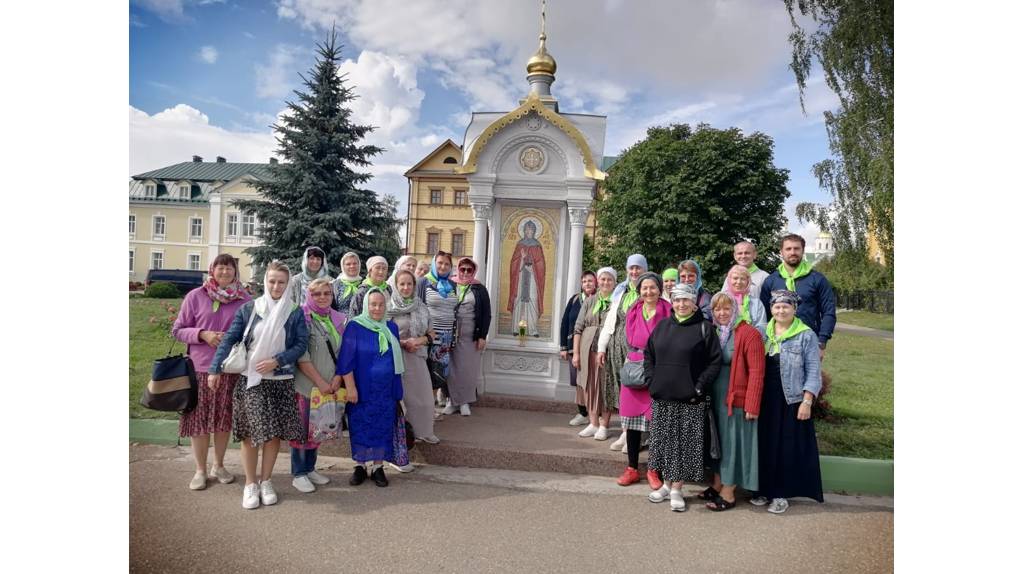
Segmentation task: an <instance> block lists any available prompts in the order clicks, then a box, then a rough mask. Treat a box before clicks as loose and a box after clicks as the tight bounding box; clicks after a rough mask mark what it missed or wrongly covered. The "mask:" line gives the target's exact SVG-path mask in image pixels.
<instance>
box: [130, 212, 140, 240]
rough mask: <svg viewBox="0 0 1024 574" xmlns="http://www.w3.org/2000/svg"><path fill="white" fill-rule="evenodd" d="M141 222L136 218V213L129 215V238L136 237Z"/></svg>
mask: <svg viewBox="0 0 1024 574" xmlns="http://www.w3.org/2000/svg"><path fill="white" fill-rule="evenodd" d="M138 224H139V222H138V218H137V217H135V214H134V213H129V214H128V237H131V238H134V237H135V230H136V229H137V226H138Z"/></svg>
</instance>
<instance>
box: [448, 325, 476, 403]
mask: <svg viewBox="0 0 1024 574" xmlns="http://www.w3.org/2000/svg"><path fill="white" fill-rule="evenodd" d="M458 334H459V336H458V340H456V341H455V348H454V349H452V355H451V375H450V376H449V377H448V396H449V397H451V399H452V404H456V405H464V404H467V403H475V402H476V386H477V383H478V382H479V381H480V373H481V370H480V363H481V359H482V357H483V353H481V352H480V351H478V350H477V349H476V341H474V340H473V318H472V317H461V318H459V329H458Z"/></svg>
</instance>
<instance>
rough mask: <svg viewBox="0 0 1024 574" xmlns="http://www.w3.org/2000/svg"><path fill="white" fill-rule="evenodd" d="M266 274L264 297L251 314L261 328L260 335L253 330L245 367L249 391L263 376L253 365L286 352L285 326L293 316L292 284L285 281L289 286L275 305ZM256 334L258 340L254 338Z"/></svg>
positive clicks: (257, 300)
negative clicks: (254, 316) (256, 318)
mask: <svg viewBox="0 0 1024 574" xmlns="http://www.w3.org/2000/svg"><path fill="white" fill-rule="evenodd" d="M268 275H270V272H269V271H268V272H267V273H266V274H264V275H263V296H262V297H260V298H259V299H256V301H255V302H254V303H253V313H256V314H258V315H259V316H260V319H262V321H261V322H262V326H261V328H260V330H259V331H256V329H255V328H254V329H253V341H252V344H251V345H249V353H248V359H249V364H248V365H246V367H245V376H246V378H247V379H248V382H247V383H246V388H247V389H251V388H253V387H255V386H256V385H258V384H260V381H262V380H263V375H261V374H259V373H258V372H256V363H259V362H260V361H262V360H264V359H272V358H274V357H275V356H277V355H278V354H279V353H281V352H282V351H284V349H285V331H284V324H285V322H287V321H288V317H289V316H291V314H292V307H294V306H295V302H294V301H292V290H291V286H292V281H294V280H295V279H294V278H293V277H289V278H288V285H286V286H285V288H284V293H283V294H282V295H281V298H280V299H278V300H277V301H274V300H273V299H271V298H270V285H269V284H268V283H267V276H268ZM257 333H258V336H257Z"/></svg>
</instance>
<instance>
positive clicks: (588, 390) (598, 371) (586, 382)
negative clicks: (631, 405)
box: [572, 267, 618, 440]
mask: <svg viewBox="0 0 1024 574" xmlns="http://www.w3.org/2000/svg"><path fill="white" fill-rule="evenodd" d="M617 278H618V275H617V274H616V273H615V269H613V268H611V267H602V268H601V269H598V270H597V292H596V293H594V294H592V295H590V296H589V297H587V298H586V299H584V300H583V304H582V305H581V306H580V312H579V315H577V316H576V323H575V325H574V327H573V336H572V348H573V352H572V364H573V366H575V367H576V368H577V369H578V370H579V373H578V374H577V376H576V384H577V385H578V386H579V387H581V388H582V389H583V406H584V408H585V409H586V411H587V418H588V419H589V422H590V424H588V425H587V427H586V428H584V429H583V430H582V431H580V432H579V436H581V437H583V438H586V437H591V436H592V437H594V439H595V440H605V439H607V438H608V427H610V426H611V422H612V412H613V409H612V408H609V407H607V406H606V405H605V402H604V397H605V396H606V395H607V394H609V393H610V391H609V387H611V386H612V381H611V379H610V378H609V372H608V369H606V368H601V367H600V366H599V365H598V364H597V337H598V331H599V330H600V329H601V325H602V324H603V323H604V320H605V318H606V317H607V316H608V311H609V310H611V309H612V290H613V289H614V288H615V281H616V280H617Z"/></svg>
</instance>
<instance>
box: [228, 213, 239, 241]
mask: <svg viewBox="0 0 1024 574" xmlns="http://www.w3.org/2000/svg"><path fill="white" fill-rule="evenodd" d="M237 235H238V214H237V213H229V214H228V236H229V237H236V236H237Z"/></svg>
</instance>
